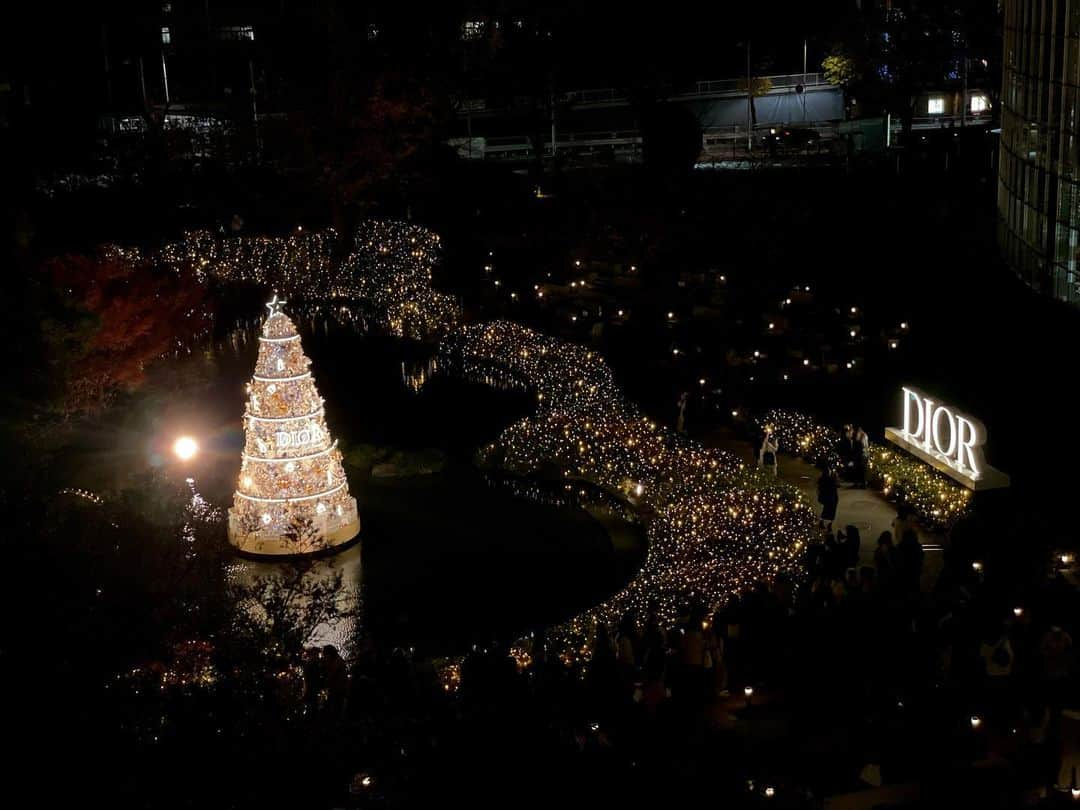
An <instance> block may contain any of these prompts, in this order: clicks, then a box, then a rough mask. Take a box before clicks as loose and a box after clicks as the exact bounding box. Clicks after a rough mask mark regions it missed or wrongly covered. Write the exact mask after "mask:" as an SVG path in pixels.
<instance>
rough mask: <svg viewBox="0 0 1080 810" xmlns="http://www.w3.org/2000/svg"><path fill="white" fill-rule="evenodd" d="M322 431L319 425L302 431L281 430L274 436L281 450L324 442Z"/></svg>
mask: <svg viewBox="0 0 1080 810" xmlns="http://www.w3.org/2000/svg"><path fill="white" fill-rule="evenodd" d="M322 438H323V436H322V430H320V429H319V426H318V425H311V426H310V427H306V428H303V429H302V430H279V431H278V432H277V433H275V434H274V440H275V441H276V442H277V446H278V449H279V450H284V449H285V448H287V447H305V446H306V445H309V444H315V443H316V442H320V441H322Z"/></svg>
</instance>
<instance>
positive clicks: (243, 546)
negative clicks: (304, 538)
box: [229, 518, 360, 557]
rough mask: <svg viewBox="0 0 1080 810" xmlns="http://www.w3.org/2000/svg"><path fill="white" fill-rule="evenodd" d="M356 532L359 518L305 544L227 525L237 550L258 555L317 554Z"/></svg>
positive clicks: (341, 544)
mask: <svg viewBox="0 0 1080 810" xmlns="http://www.w3.org/2000/svg"><path fill="white" fill-rule="evenodd" d="M230 524H231V521H230ZM358 534H360V519H359V518H357V519H356V520H354V521H353V522H352V523H346V524H345V525H344V526H341V527H340V528H338V529H335V530H334V531H332V532H330V533H328V534H325V535H323V536H322V537H320V538H318V539H317V540H315V541H313V542H310V543H308V544H306V545H299V544H297V542H296V541H295V540H294V539H292V538H289V537H285V536H284V535H279V534H262V533H259V532H252V533H244V534H241V533H240V532H238V531H234V530H233V527H232V525H230V526H229V542H230V543H231V544H232V545H234V546H235V547H236V549H237V551H239V552H241V553H243V554H253V555H256V556H260V557H295V556H297V555H301V554H319V553H322V552H326V551H330V550H332V549H339V548H341V547H342V546H345V545H347V544H348V543H350V542H352V541H353V540H354V539H355V538H356V536H357V535H358Z"/></svg>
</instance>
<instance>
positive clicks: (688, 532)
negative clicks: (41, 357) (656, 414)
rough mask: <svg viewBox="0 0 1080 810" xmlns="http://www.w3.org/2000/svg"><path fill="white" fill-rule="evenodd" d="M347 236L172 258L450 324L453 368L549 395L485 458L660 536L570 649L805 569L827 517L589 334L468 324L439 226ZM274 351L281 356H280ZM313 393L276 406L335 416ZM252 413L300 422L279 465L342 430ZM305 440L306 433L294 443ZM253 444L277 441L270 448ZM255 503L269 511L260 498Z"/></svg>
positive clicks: (215, 241) (261, 402)
mask: <svg viewBox="0 0 1080 810" xmlns="http://www.w3.org/2000/svg"><path fill="white" fill-rule="evenodd" d="M337 241H338V236H337V234H336V233H334V232H333V231H330V230H328V231H322V232H304V231H300V230H297V231H296V232H295V233H293V234H290V235H289V236H287V237H281V238H271V237H219V236H216V235H214V234H211V233H209V232H205V231H202V232H195V233H189V234H186V235H185V236H184V237H183V238H182V239H181V240H180V241H178V242H176V243H173V244H170V245H167V246H166V247H165V248H163V249H162V251H161V252H160V254H159V255H158V256H157V257H156V259H157V260H158V261H160V262H163V263H165V264H168V265H172V266H186V267H191V268H193V269H194V270H195V271H196V272H197V273H198V274H199V275H200V277H201V278H204V279H214V280H218V281H241V282H244V281H247V282H256V283H259V284H264V285H267V286H272V287H274V288H276V289H278V290H279V291H281V292H282V293H285V294H289V295H295V296H298V297H300V298H303V299H304V300H306V301H308V302H312V303H315V304H317V305H318V306H320V307H325V308H326V309H325V311H326V312H328V313H332V314H333V315H334V316H335V317H338V318H340V319H342V320H349V319H350V318H352V317H353V316H354V310H353V305H354V304H356V303H362V304H363V305H365V307H366V311H365V316H364V317H366V318H367V324H368V325H369V326H371V325H375V326H377V327H379V328H381V329H382V330H384V331H387V332H389V333H391V334H393V335H397V336H402V337H409V338H420V337H422V338H425V339H432V338H438V337H439V336H443V338H444V339H443V340H442V343H441V352H440V361H439V362H440V367H443V366H445V367H446V369H447V370H449V371H452V372H453V371H456V372H458V373H461V374H464V375H465V376H467V377H470V378H472V379H476V380H483V381H485V382H487V383H488V384H491V385H495V386H501V387H513V388H520V389H525V390H529V391H531V392H533V393H535V396H536V411H535V413H534V414H533V415H531V416H529V417H527V418H525V419H522V420H520V421H519V422H517V423H515V424H513V425H511V426H510V427H509V428H507V429H506V430H505V431H504V432H503V433H502V435H501V436H500V437H499V438H498V440H497V441H496V442H495V443H493V444H492V445H490V446H487V447H484V448H482V449H481V451H480V453H479V458H480V461H481V463H482V464H483V465H484V466H486V467H487V468H488V469H490V470H500V471H506V472H509V473H512V474H514V475H516V476H523V477H528V476H536V475H537V473H541V472H546V473H550V472H552V471H554V472H555V473H556V474H557V475H558V476H561V478H562V480H563V481H564V482H565V483H567V484H570V485H573V484H574V482H589V483H590V484H591V485H594V486H595V487H598V488H600V489H601V490H602V491H603V492H605V493H607V494H606V495H605V497H606V498H608V499H610V498H611V497H613V496H614V497H616V498H617V499H618V501H619V502H620V503H622V504H624V505H625V508H626V509H627V510H628V511H630V512H632V513H633V514H634V515H635V517H637V518H638V519H640V520H641V521H642V522H643V524H644V525H645V527H646V532H647V536H648V541H649V549H648V553H647V556H646V560H645V563H644V565H643V567H642V570H641V571H640V572H639V574H638V575H637V576H636V577H635V578H634V579H633V580H632V581H631V582H630V583H629V584H628V585H627V586H626V587H625V588H624V589H623V590H622V591H620V592H619V593H617V594H615V595H614V596H613V597H612V598H611V599H609V600H607V601H605V602H604V603H603V604H601V605H598V606H596V607H595V608H593V609H591V610H589V611H587V612H585V613H584V614H582V615H580V616H578V617H576V618H575V619H573V620H571V621H570V622H567V623H566V624H564V625H562V626H560V627H557V628H552V629H551V630H549V631H548V633H547V634H546V636H547V643H548V645H549V652H550V653H551V654H553V655H558V656H560V657H561V658H562V659H563V660H564V661H566V662H568V663H570V662H574V661H576V660H579V659H580V658H582V657H583V656H585V655H587V653H588V649H589V643H590V639H591V636H592V634H593V633H594V632H595V626H596V623H597V622H604V623H608V624H614V623H616V622H617V621H618V620H619V619H620V617H621V616H622V614H623V613H625V612H626V611H628V610H633V611H635V612H636V613H637V616H638V620H639V621H644V620H645V619H646V618H647V617H648V616H649V615H650V614H655V616H656V618H657V619H658V620H659V621H661V622H670V621H672V620H674V619H675V617H676V616H677V615H678V613H679V611H680V610H681V608H682V607H683V605H684V604H685V603H687V602H691V601H693V602H699V603H702V604H704V605H706V606H714V605H717V604H719V603H722V602H723V601H725V600H726V599H728V598H729V597H731V596H733V595H735V594H737V593H739V592H740V591H742V590H744V589H745V588H747V587H748V586H750V585H751V584H752V583H754V582H756V581H760V580H770V579H772V578H774V577H775V576H776V575H778V574H781V573H785V572H792V571H795V570H797V568H798V566H799V561H800V557H801V555H802V553H803V551H804V549H805V547H806V545H807V544H808V543H809V542H811V541H812V540H813V539H814V537H815V536H816V528H815V526H816V518H815V510H814V508H813V507H812V505H811V504H809V503H807V502H806V500H805V499H804V498H803V496H802V495H801V494H800V493H799V492H798V491H797V490H796V489H795V488H793V487H790V486H787V485H785V484H783V483H780V482H777V481H775V480H774V479H769V478H766V477H763V476H761V475H759V474H758V473H757V472H756V471H755V470H753V469H751V468H748V467H747V466H746V465H744V464H742V463H741V462H740V461H739V460H738V459H737V458H736V457H735V456H734V455H732V454H730V453H727V452H724V451H720V450H710V449H706V448H704V447H702V446H700V445H698V444H696V443H694V442H692V441H690V440H688V439H686V438H685V437H683V436H680V435H679V434H677V433H675V432H674V431H672V430H669V429H667V428H665V427H663V426H661V425H658V424H657V423H656V422H655V421H653V420H651V419H649V418H648V417H647V416H646V415H645V414H643V413H642V412H641V411H640V410H639V409H638V408H637V407H636V406H635V405H634V404H633V403H631V402H629V401H628V400H627V399H626V398H625V396H624V395H623V394H622V392H621V391H620V389H619V387H618V385H617V384H616V382H615V379H614V375H613V374H612V372H611V370H610V368H609V367H608V366H607V364H606V363H605V362H604V361H603V359H602V358H601V357H600V356H599V355H598V354H597V353H596V352H594V351H591V350H589V349H588V348H586V347H582V346H579V345H575V344H572V343H568V342H566V341H563V340H559V339H556V338H552V337H548V336H545V335H543V334H540V333H538V332H535V331H533V330H531V329H528V328H525V327H522V326H519V325H517V324H514V323H510V322H505V321H498V322H493V323H488V324H481V325H469V326H458V324H459V321H460V307H459V305H458V303H457V301H456V300H455V299H454V298H453V297H451V296H448V295H445V294H442V293H439V292H437V291H435V290H434V289H433V288H432V286H431V280H432V267H433V265H434V263H435V262H436V261H437V259H438V256H439V251H440V244H439V241H440V240H439V237H438V236H437V235H435V234H434V233H432V232H431V231H428V230H427V229H424V228H422V227H418V226H414V225H411V224H407V223H400V222H367V223H364V224H362V225H361V226H360V228H358V230H357V233H356V235H355V238H354V240H353V245H352V251H351V252H350V253H349V254H348V255H347V256H346V257H345V258H344V259H343V260H341V261H340V262H337V261H335V258H334V255H335V253H334V251H335V244H336V242H337ZM373 322H374V324H373ZM265 337H271V338H274V337H285V336H284V335H282V336H277V335H267V336H265ZM264 345H270V346H281V345H288V344H273V343H271V344H264ZM263 348H264V347H261V348H260V363H263V354H264V351H263ZM298 357H302V353H299V355H298ZM298 357H292V356H291V355H290V356H288V357H282V358H280V359H282V360H284V362H285V368H284V369H278V368H277V367H276V366H274V365H272V364H271V365H270V366H267V367H266V368H265V369H264V370H263V371H257V375H256V378H255V379H254V380H253V383H252V384H253V389H252V403H251V405H250V407H249V413H254V414H256V415H257V416H260V417H266V416H269V414H268V413H263V412H262V411H260V410H258V409H259V408H265V407H268V404H269V403H271V402H274V401H276V400H273V399H272V397H273V396H274V393H273V392H270V391H269V390H268V387H269V386H270V385H272V384H274V382H273V381H272V380H271V379H270V378H272V377H296V378H297V381H298V382H300V383H301V384H302V385H310V378H309V377H306V376H305V375H306V374H307V368H306V358H304V363H303V364H302V366H301V365H297V363H298V362H299V360H298ZM272 360H273V358H270V357H269V355H267V362H272ZM260 368H262V366H260ZM260 377H265V378H266V379H260ZM301 378H302V379H301ZM278 382H281V381H280V380H279V381H278ZM256 389H258V390H256ZM264 389H265V390H264ZM309 393H310V396H308V397H306V398H305V400H304V404H305V407H300V406H297V408H295V409H292V410H289V411H288V412H287V413H286V412H285V411H284V410H281V413H280V414H278V413H277V411H275V414H277V415H278V416H280V417H287V418H289V419H294V420H295V419H301V420H302V418H310V419H319V420H321V418H322V416H321V403H317V402H316V401H315V400H314V399H312V397H316V396H317V395H315V394H314V388H313V386H311V391H310V392H309ZM256 400H258V402H257V403H256ZM279 405H280V403H279ZM308 406H309V407H308ZM275 407H276V406H275ZM281 408H284V406H281ZM247 424H248V426H249V442H250V441H251V440H254V439H259V440H261V441H262V442H263V443H264V444H265V445H266V446H267V448H269V447H270V445H271V444H274V443H278V444H280V442H278V438H279V437H278V434H279V433H285V434H287V435H286V436H285V438H284V441H286V442H287V443H288V445H289V447H288V448H286V449H284V450H282V449H281V448H278V447H277V444H275V445H274V446H275V448H276V450H275V452H279V453H280V454H283V455H281V458H280V459H276V460H275V465H274V469H275V470H277V468H278V467H280V466H281V465H282V464H287V463H289V461H288V460H287V459H285V458H284V455H289V456H290V458H291V456H292V455H294V454H295V453H297V452H299V451H300V450H303V451H304V454H305V455H306V454H307V453H308V451H309V450H310V447H309V445H314V444H318V447H319V451H320V452H321V451H322V450H323V449H324V448H323V445H324V444H325V443H327V442H328V441H329V437H328V434H326V433H325V431H324V430H323V426H322V425H320V426H319V431H308V433H307V434H304V433H303V431H302V430H301V429H300V428H298V429H297V431H296V435H295V436H294V435H293V431H291V430H290V431H279V430H276V429H275V430H269V431H267V430H261V429H260V428H259V427H258V426H256V428H255V430H254V431H252V430H251V427H250V424H251V420H250V419H248V420H247ZM267 424H269V423H267ZM260 430H261V432H260ZM263 434H265V435H263ZM294 439H295V441H294ZM297 442H299V443H300V446H299V447H296V446H294V445H296V444H297ZM256 444H257V442H256ZM268 452H269V449H268V450H267V453H268ZM246 453H247V454H248V455H250V456H253V455H260V456H261V455H264V451H263V450H261V449H259V448H257V447H255V448H248V449H247V450H246ZM320 459H321V461H322V460H325V459H324V458H323V457H320ZM321 461H320V463H321ZM305 463H308V462H307V460H306V459H305ZM246 476H247V477H250V478H251V484H250V486H251V487H252V488H253V489H252V491H250V492H249V491H248V490H247V489H245V487H246V486H247V485H246V484H244V483H243V482H244V480H245V477H246ZM257 477H258V478H259V480H258V482H256V480H255V479H256V478H257ZM264 479H265V480H264ZM313 480H314V479H313ZM329 480H330V483H331V485H336V484H335V482H337V481H342V482H343V480H344V479H343V477H339V474H338V473H337V472H336V470H331V471H330V479H329ZM517 480H522V479H521V478H518V479H517ZM324 484H326V481H322V484H320V486H322V485H324ZM313 486H314V484H313ZM275 487H278V481H277V479H274V480H270V479H269V478H267V472H266V470H264V469H260V470H256V469H255V467H254V466H253V465H249V464H247V462H245V471H244V472H242V474H241V489H242V493H243V494H245V495H252V494H254V492H255V490H258V492H260V493H264V494H263V495H258V496H257V497H265V496H266V495H265V493H269V494H270V495H271V497H282V495H283V491H280V489H279V488H277V489H276V488H275ZM323 489H326V487H325V486H323ZM320 491H321V490H320ZM341 492H342V493H343V492H344V490H341ZM239 495H240V493H238V497H239ZM346 497H347V496H346ZM349 500H351V499H349ZM260 503H261V502H260ZM248 511H252V510H248ZM252 514H255V515H256V519H258V520H263V519H264V515H263V514H262V513H259V510H258V509H255V510H253V511H252ZM270 517H271V521H274V520H275V517H274V515H271V516H270ZM528 646H529V643H528V640H527V639H525V640H523V641H522V642H521V643H520V644H518V645H517V646H516V647H515V651H514V652H515V656H516V657H519V658H520V657H521V656H523V655H526V654H527V650H528Z"/></svg>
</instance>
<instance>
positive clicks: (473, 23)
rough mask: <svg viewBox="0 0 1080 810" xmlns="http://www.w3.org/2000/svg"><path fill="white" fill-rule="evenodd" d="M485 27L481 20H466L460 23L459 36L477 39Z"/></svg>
mask: <svg viewBox="0 0 1080 810" xmlns="http://www.w3.org/2000/svg"><path fill="white" fill-rule="evenodd" d="M485 27H486V26H485V24H484V21H483V20H466V21H465V22H463V23H462V24H461V38H462V39H479V38H480V37H482V36H483V35H484V28H485Z"/></svg>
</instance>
